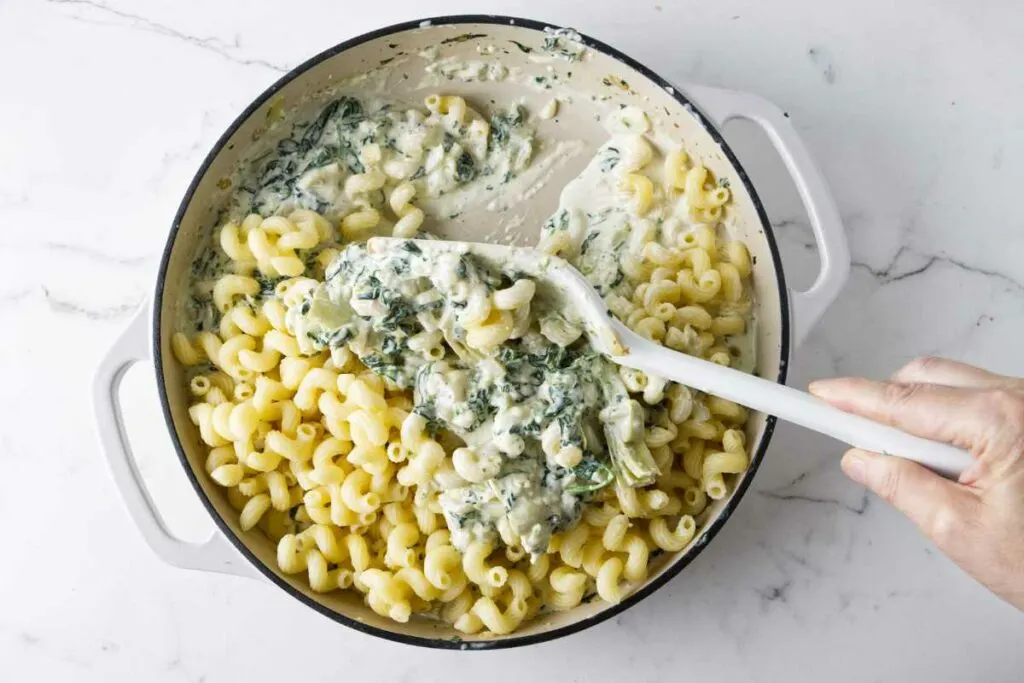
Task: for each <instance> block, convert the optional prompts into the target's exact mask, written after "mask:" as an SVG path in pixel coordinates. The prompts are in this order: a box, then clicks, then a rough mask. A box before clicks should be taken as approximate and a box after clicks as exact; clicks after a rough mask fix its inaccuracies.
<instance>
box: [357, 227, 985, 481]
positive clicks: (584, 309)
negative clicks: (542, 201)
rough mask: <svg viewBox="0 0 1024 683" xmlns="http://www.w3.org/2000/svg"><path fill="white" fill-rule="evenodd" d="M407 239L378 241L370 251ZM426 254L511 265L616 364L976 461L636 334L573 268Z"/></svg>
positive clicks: (890, 449) (930, 458)
mask: <svg viewBox="0 0 1024 683" xmlns="http://www.w3.org/2000/svg"><path fill="white" fill-rule="evenodd" d="M403 241H405V240H399V239H394V238H383V237H376V238H373V239H371V240H370V242H369V244H368V248H369V249H370V250H371V251H384V250H388V249H391V248H393V247H394V246H396V244H397V243H400V242H403ZM415 242H416V245H417V246H418V247H419V248H420V249H421V250H422V251H423V253H424V254H427V255H430V254H434V255H438V256H440V255H441V254H443V253H453V252H454V253H466V252H470V253H473V254H475V255H477V256H479V257H481V258H483V259H484V260H486V261H489V262H491V263H492V264H495V265H498V266H500V265H508V266H509V267H512V268H514V269H515V270H516V271H518V272H522V273H524V274H525V275H528V276H530V277H532V278H534V279H535V280H537V284H538V291H539V292H542V293H543V295H544V296H546V297H548V298H549V299H554V304H555V305H556V306H557V307H558V309H559V310H560V311H561V312H563V313H567V314H569V315H570V316H572V317H574V318H575V319H576V320H577V321H578V322H580V323H582V324H583V326H584V330H585V333H586V335H587V338H588V339H589V340H590V343H591V345H593V347H594V348H595V349H596V350H597V351H599V352H600V353H602V354H604V355H606V356H607V357H608V358H610V359H611V360H612V361H613V362H615V363H618V364H619V365H624V366H626V367H629V368H635V369H637V370H642V371H643V372H647V373H650V374H652V375H657V376H659V377H663V378H665V379H669V380H672V381H674V382H679V383H680V384H685V385H686V386H688V387H692V388H694V389H698V390H700V391H703V392H706V393H708V394H713V395H715V396H720V397H722V398H725V399H728V400H730V401H733V402H735V403H739V404H740V405H743V406H746V407H748V408H751V409H753V410H757V411H761V412H763V413H767V414H769V415H774V416H776V417H778V418H779V419H781V420H785V421H786V422H792V423H793V424H797V425H800V426H801V427H806V428H807V429H810V430H812V431H815V432H819V433H821V434H825V435H828V436H831V437H833V438H835V439H838V440H840V441H844V442H846V443H848V444H850V445H851V446H856V447H857V448H863V449H865V450H869V451H875V452H878V453H886V454H890V455H898V456H900V457H903V458H907V459H908V460H913V461H914V462H918V463H921V464H922V465H924V466H926V467H928V468H930V469H932V470H934V471H935V472H938V473H939V474H942V475H943V476H946V477H950V478H956V477H957V476H959V475H960V473H961V472H962V471H963V470H964V469H966V468H967V467H968V466H969V465H970V464H971V463H972V462H973V459H972V458H971V456H970V454H968V453H967V452H966V451H963V450H960V449H959V448H955V447H953V446H950V445H947V444H943V443H937V442H935V441H929V440H927V439H922V438H920V437H917V436H913V435H911V434H907V433H906V432H902V431H900V430H898V429H895V428H893V427H889V426H887V425H883V424H879V423H877V422H873V421H872V420H869V419H867V418H864V417H860V416H859V415H852V414H850V413H845V412H843V411H841V410H839V409H838V408H833V407H832V406H830V405H828V404H827V403H825V402H824V401H822V400H820V399H817V398H815V397H814V396H811V395H810V394H808V393H806V392H803V391H799V390H797V389H792V388H790V387H787V386H785V385H782V384H776V383H774V382H771V381H768V380H766V379H762V378H760V377H755V376H754V375H749V374H747V373H745V372H740V371H739V370H734V369H732V368H728V367H724V366H721V365H718V364H716V363H712V362H710V361H706V360H702V359H700V358H696V357H694V356H689V355H686V354H684V353H680V352H678V351H673V350H672V349H669V348H666V347H664V346H661V345H659V344H656V343H654V342H652V341H650V340H649V339H646V338H644V337H642V336H640V335H639V334H637V333H635V332H633V331H632V330H630V329H629V328H627V327H626V326H625V325H623V324H622V323H621V322H619V321H618V320H617V319H616V318H614V317H613V316H612V315H611V313H610V312H609V311H608V307H607V306H606V305H605V303H604V300H603V299H602V298H601V296H600V295H599V294H598V293H597V292H596V291H595V290H594V288H593V287H591V285H590V283H589V282H587V281H586V279H584V277H583V275H581V274H580V272H579V271H577V270H576V269H575V268H573V267H572V266H571V265H570V264H569V263H568V262H567V261H565V260H563V259H560V258H558V257H555V256H550V255H548V254H545V253H544V252H541V251H538V250H536V249H522V248H515V247H506V246H503V245H497V244H481V243H476V242H448V241H442V240H415Z"/></svg>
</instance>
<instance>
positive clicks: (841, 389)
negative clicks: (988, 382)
mask: <svg viewBox="0 0 1024 683" xmlns="http://www.w3.org/2000/svg"><path fill="white" fill-rule="evenodd" d="M809 389H810V392H811V393H812V394H814V395H815V396H817V397H818V398H821V399H823V400H825V401H827V402H829V403H831V404H832V405H834V406H836V407H837V408H839V409H840V410H845V411H846V412H848V413H856V414H858V415H863V416H864V417H867V418H869V419H872V420H874V421H876V422H881V423H884V424H887V425H891V426H893V427H896V428H897V429H901V430H903V431H905V432H908V433H910V434H916V435H917V436H921V437H924V438H926V439H933V440H935V441H943V442H945V443H952V444H955V445H957V446H960V447H961V448H964V449H970V448H971V447H972V446H973V445H974V444H975V443H977V442H978V441H979V440H981V439H982V438H983V437H984V436H985V432H986V431H987V430H988V429H989V428H990V425H991V424H992V417H993V416H992V415H991V413H985V412H984V409H983V406H982V404H983V401H980V400H978V397H979V396H983V395H984V394H982V393H980V392H977V391H976V390H973V389H961V388H958V387H947V386H943V385H940V384H900V383H897V382H873V381H870V380H866V379H860V378H856V377H843V378H839V379H828V380H819V381H816V382H812V383H811V385H810V387H809Z"/></svg>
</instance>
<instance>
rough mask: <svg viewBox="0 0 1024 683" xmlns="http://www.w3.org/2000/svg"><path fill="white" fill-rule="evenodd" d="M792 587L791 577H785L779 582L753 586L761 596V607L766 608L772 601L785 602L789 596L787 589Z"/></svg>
mask: <svg viewBox="0 0 1024 683" xmlns="http://www.w3.org/2000/svg"><path fill="white" fill-rule="evenodd" d="M792 587H793V579H786V580H785V581H783V582H782V583H780V584H776V585H771V586H767V587H765V588H755V589H754V590H755V591H757V594H758V596H759V597H760V598H761V609H762V610H765V609H767V608H768V607H769V606H770V605H771V603H773V602H786V600H787V599H788V597H789V589H790V588H792Z"/></svg>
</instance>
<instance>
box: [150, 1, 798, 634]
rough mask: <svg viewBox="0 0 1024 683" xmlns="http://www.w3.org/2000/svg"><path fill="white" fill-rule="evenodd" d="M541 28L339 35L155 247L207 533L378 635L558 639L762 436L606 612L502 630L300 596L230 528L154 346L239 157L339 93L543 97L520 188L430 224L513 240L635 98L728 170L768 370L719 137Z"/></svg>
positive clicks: (299, 580)
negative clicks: (505, 198)
mask: <svg viewBox="0 0 1024 683" xmlns="http://www.w3.org/2000/svg"><path fill="white" fill-rule="evenodd" d="M456 22H457V23H456ZM543 29H544V25H542V24H536V23H533V22H524V21H522V20H510V19H502V18H483V17H481V18H462V19H454V18H452V19H447V20H438V21H435V22H433V23H428V22H424V24H422V25H418V24H410V25H404V26H399V27H393V28H391V29H384V30H382V31H378V32H377V33H376V34H371V35H369V36H364V37H361V38H357V39H354V40H353V41H349V42H348V43H345V44H342V45H340V46H338V47H337V48H334V49H332V50H329V51H328V52H326V53H324V54H323V55H320V56H318V57H316V58H314V59H313V60H311V61H310V62H309V63H307V64H305V65H303V66H301V67H299V68H297V69H296V70H295V71H293V72H292V73H291V74H289V75H288V76H286V77H285V78H283V79H282V80H281V81H280V82H279V83H277V84H276V85H275V86H273V87H272V88H271V89H270V90H269V91H268V92H267V93H265V94H264V95H263V96H262V97H261V98H260V99H259V100H257V101H256V102H255V103H254V104H253V105H252V106H251V107H250V109H249V110H247V111H246V112H245V113H244V114H243V115H242V116H241V117H240V118H239V119H238V120H237V121H236V122H235V124H234V125H233V126H232V128H231V129H229V131H228V132H227V133H226V134H225V136H224V137H223V138H222V139H221V141H220V142H219V143H218V144H217V146H216V147H215V148H214V150H213V151H212V152H211V154H210V156H209V157H208V158H207V160H206V162H205V164H204V166H203V167H202V169H201V170H200V172H199V174H198V175H197V177H196V179H195V181H194V182H193V185H192V186H191V187H190V190H189V192H188V194H187V196H186V197H185V199H184V202H183V204H182V206H181V209H180V210H179V214H178V217H177V220H176V222H175V225H174V228H173V230H172V233H171V236H170V239H169V242H168V248H167V251H166V253H165V255H164V262H163V264H162V272H161V278H160V280H159V283H158V288H157V292H156V300H157V306H156V307H155V316H156V320H155V323H156V337H155V339H156V345H157V354H158V356H157V358H158V362H157V373H158V375H159V377H158V384H159V385H160V386H161V387H162V392H163V393H162V398H163V400H164V402H165V405H164V408H165V411H166V413H167V415H168V417H169V419H170V421H171V422H172V423H173V430H174V437H175V438H176V441H177V443H176V445H177V446H178V449H179V453H180V454H181V456H182V458H183V461H184V464H185V466H186V469H187V470H188V474H189V475H190V478H191V479H192V481H193V483H194V485H195V486H196V487H197V490H198V491H199V493H200V495H201V496H202V497H203V498H204V499H205V501H206V502H207V505H208V507H210V508H212V510H211V513H212V514H213V515H214V518H215V521H216V522H217V523H218V525H219V527H220V528H221V529H222V530H223V531H224V532H225V533H226V534H227V535H228V536H229V538H231V539H232V541H233V542H234V543H235V545H236V546H238V547H239V549H240V550H242V552H243V553H244V554H246V555H247V556H248V558H249V559H250V560H251V561H253V562H255V563H256V564H257V565H258V566H259V567H260V569H261V570H262V571H263V572H264V573H265V574H266V575H267V576H268V578H270V579H272V580H273V581H274V582H275V583H277V584H278V585H280V586H282V587H285V588H286V589H288V590H290V591H291V592H292V593H293V595H296V596H297V597H299V598H300V599H303V600H304V601H305V602H306V603H307V604H309V605H311V606H314V607H316V608H317V609H319V610H320V611H322V612H324V613H325V614H327V615H328V616H331V617H333V618H335V619H339V620H342V621H345V622H346V623H348V624H349V625H353V626H356V627H357V628H362V629H364V630H370V631H372V632H376V633H377V634H378V635H385V636H387V637H391V638H397V639H400V640H407V641H411V642H418V643H420V644H434V645H440V646H451V647H473V646H474V644H476V645H477V646H486V645H485V643H488V642H490V643H491V644H494V641H498V642H500V643H501V644H502V645H511V644H517V643H518V644H522V643H527V642H532V641H535V640H538V639H544V638H547V637H552V636H553V635H556V633H555V632H559V634H561V633H567V632H570V631H572V630H576V629H578V628H582V627H583V626H585V625H587V624H589V623H594V622H596V621H599V620H600V619H601V618H606V617H608V616H611V615H612V614H614V613H616V612H617V611H619V610H620V609H622V608H624V607H626V606H628V605H629V604H631V603H632V602H635V601H636V600H637V599H639V598H640V597H642V596H643V595H646V594H648V593H649V592H651V591H652V590H654V589H655V588H657V587H658V586H659V585H661V584H662V583H664V581H665V580H667V578H669V576H671V575H672V574H674V573H675V572H676V571H678V570H679V569H681V568H682V567H683V566H684V565H685V564H686V563H687V562H688V561H689V560H690V559H692V558H693V557H694V556H695V555H696V554H697V552H699V550H700V549H701V548H702V547H703V546H704V545H705V544H706V543H707V542H708V540H710V538H711V537H712V536H713V535H714V534H715V532H716V531H717V529H718V528H719V527H720V526H721V524H722V523H724V521H725V519H726V518H727V516H728V514H729V512H730V511H731V509H732V507H733V506H734V505H735V502H736V500H737V499H738V497H739V496H741V495H742V492H743V491H744V489H745V488H746V486H747V484H748V483H749V480H750V478H752V477H753V475H754V472H755V471H756V469H757V465H758V463H759V462H760V459H761V458H762V457H763V454H764V449H765V446H766V445H767V438H768V436H769V434H770V431H771V425H772V421H771V420H770V419H768V418H767V417H766V416H765V415H763V414H758V413H754V414H752V415H751V419H750V421H749V423H748V435H747V436H748V444H751V445H752V447H751V451H752V456H753V457H752V464H751V467H750V468H749V469H748V470H747V471H746V472H745V473H744V474H743V475H741V476H742V480H741V481H739V482H737V483H736V485H735V487H734V490H733V493H732V494H731V495H730V496H729V497H728V498H726V499H725V500H722V501H718V502H717V503H715V505H714V508H713V510H712V513H711V517H710V518H709V519H708V522H707V523H706V525H705V526H704V528H703V529H702V532H701V533H700V534H699V535H698V536H697V538H695V539H694V541H693V542H692V543H691V545H690V546H689V547H688V548H686V549H685V550H683V551H682V552H680V553H675V554H666V555H663V556H661V557H660V558H658V559H655V560H652V563H651V568H650V577H649V579H648V580H647V582H646V583H645V584H644V586H642V587H641V588H640V589H638V590H637V591H635V592H634V594H633V595H632V596H629V597H627V598H626V599H625V600H624V601H623V603H621V604H620V605H618V606H610V605H607V604H605V603H603V602H601V601H597V600H595V601H591V602H590V603H585V604H583V605H581V606H579V607H578V608H576V609H574V610H571V611H567V612H559V613H551V614H542V615H541V616H539V617H538V618H536V619H534V620H533V621H532V622H529V623H527V624H524V625H523V626H521V627H520V629H519V630H518V631H516V632H515V633H514V634H512V635H510V636H505V637H503V638H496V637H494V636H483V637H479V636H464V635H462V634H459V633H458V632H456V631H454V630H452V629H451V628H450V627H449V626H448V625H446V624H443V623H440V622H436V621H432V620H427V619H419V618H413V619H412V620H411V621H410V622H409V623H407V624H398V623H394V622H392V621H390V620H387V619H384V618H382V617H380V616H378V615H377V614H375V613H374V612H373V611H372V610H370V609H369V608H368V607H366V606H365V605H364V604H363V602H362V600H361V596H360V595H359V594H357V593H355V592H347V591H346V592H341V591H336V592H334V593H330V594H326V595H321V594H317V593H314V592H312V591H311V590H310V588H309V586H308V583H307V581H306V579H305V576H304V574H299V575H294V576H288V575H285V574H283V573H281V572H280V571H279V570H278V569H277V563H276V554H275V553H276V550H275V544H274V543H273V542H272V541H271V540H270V539H269V538H267V537H265V536H263V535H262V534H260V533H259V532H256V531H253V532H249V533H243V532H241V530H240V528H239V526H238V514H237V513H236V512H235V511H234V509H233V508H232V507H231V506H230V505H229V504H228V501H227V498H226V496H225V494H224V490H223V489H221V488H220V487H218V486H217V485H215V484H214V483H213V482H212V481H211V480H210V478H209V477H208V476H207V475H206V474H205V472H204V470H203V462H204V458H205V453H206V448H205V447H204V446H203V445H202V444H201V443H200V441H199V437H198V433H197V430H196V428H195V427H194V426H193V425H192V423H191V421H190V419H189V417H188V413H187V407H188V401H189V398H190V397H189V395H188V393H187V391H186V389H185V386H184V381H183V373H182V370H181V368H180V367H179V366H178V364H177V363H176V362H175V360H174V356H173V355H172V353H171V351H170V345H169V340H170V337H171V335H172V334H173V333H174V331H176V330H177V329H178V328H179V326H180V322H179V321H180V320H181V311H182V302H183V301H184V297H185V296H186V295H187V292H186V289H187V284H188V280H189V272H190V268H191V266H192V263H193V261H194V259H195V257H196V256H197V254H198V253H199V252H200V251H201V250H202V249H205V248H207V246H209V245H210V236H211V233H212V229H213V228H214V227H216V226H217V225H218V218H219V217H220V215H221V214H222V212H223V211H225V209H226V208H227V206H228V203H229V201H230V198H231V197H232V195H233V193H234V192H235V191H236V188H237V186H238V184H239V183H244V179H245V177H246V173H247V171H248V169H249V168H250V166H249V164H248V163H247V160H251V159H252V158H254V157H255V156H257V155H259V154H260V153H261V152H263V151H265V150H268V149H272V148H273V145H274V144H276V141H277V140H279V139H280V138H281V137H282V136H283V135H284V134H286V133H287V132H288V131H289V130H290V128H291V125H292V124H294V123H295V122H299V121H307V120H309V119H311V118H313V117H315V116H316V114H317V113H318V112H319V111H320V110H321V108H322V107H323V106H324V105H325V104H326V103H327V102H328V101H330V100H332V99H334V98H336V97H338V96H339V94H343V93H351V94H356V95H364V96H365V95H370V96H382V97H386V98H387V99H390V100H397V101H401V102H405V103H409V104H418V103H421V102H422V101H423V98H424V97H425V96H426V95H428V94H431V93H436V92H442V93H445V94H458V95H461V96H463V97H464V98H466V100H467V102H469V103H470V104H471V105H472V106H474V107H475V108H476V109H477V110H478V111H487V110H490V109H493V107H495V106H502V105H505V104H508V103H511V102H515V101H518V102H521V103H523V104H524V105H525V107H526V108H527V109H528V110H529V111H532V112H536V111H539V110H540V109H541V108H543V107H544V106H545V105H546V104H548V103H549V102H550V101H551V100H552V99H553V98H555V97H558V98H559V100H560V102H559V107H558V113H557V115H556V116H555V117H554V118H552V119H550V120H547V121H540V122H539V125H537V134H538V138H539V139H541V140H543V141H544V145H543V146H542V147H540V148H539V149H538V150H537V157H536V158H537V161H536V162H535V164H534V166H540V169H539V170H538V171H537V172H536V173H534V175H533V176H531V177H530V178H528V179H527V182H531V183H532V185H531V187H530V194H529V198H528V200H527V201H515V202H490V201H481V202H478V203H476V204H474V205H467V206H464V207H461V213H460V215H459V216H458V217H457V218H454V219H452V220H449V221H447V222H445V223H442V224H434V225H432V226H431V229H432V230H434V231H436V232H439V233H440V234H441V235H442V236H448V237H453V238H458V239H471V240H477V241H499V242H506V243H512V244H518V245H532V244H535V243H536V240H537V235H538V234H539V229H540V226H541V225H542V224H543V223H544V221H545V220H546V219H547V218H548V217H549V216H550V215H551V214H552V213H553V212H554V211H555V209H556V208H557V206H558V197H559V193H560V191H561V188H562V187H564V186H565V185H566V183H568V181H569V180H571V179H572V178H573V177H575V176H576V175H577V174H578V173H579V172H580V171H581V170H582V168H583V167H584V166H585V165H586V164H587V162H588V161H589V159H590V158H591V157H592V156H593V153H594V151H595V150H596V149H597V147H598V146H599V145H600V144H602V143H603V142H605V141H606V140H607V138H608V133H607V132H606V130H605V128H604V127H603V122H602V120H603V119H604V118H605V117H606V116H607V115H608V114H609V113H610V112H613V111H615V110H616V109H618V108H619V107H620V105H635V106H639V107H641V108H642V109H643V110H644V111H645V112H647V113H648V116H650V117H651V118H652V120H655V121H657V122H658V124H659V125H660V126H662V127H663V128H664V129H665V130H668V131H670V132H671V135H672V136H673V137H674V138H676V140H677V141H682V142H683V143H684V144H685V147H686V149H687V151H688V152H689V153H690V154H691V156H694V157H698V158H700V159H701V160H702V161H703V163H704V164H705V165H706V166H707V167H708V168H709V169H710V170H711V171H713V173H714V174H715V176H716V177H717V178H720V179H727V180H728V182H729V184H730V188H731V192H732V195H733V204H732V208H731V216H732V226H731V232H733V236H734V237H737V238H739V239H742V240H743V241H744V242H745V243H746V244H747V245H748V248H749V250H750V253H751V256H752V257H753V261H754V263H755V265H754V275H753V286H754V292H755V298H756V320H757V324H756V344H757V352H756V363H757V372H758V374H759V375H760V376H762V377H766V378H770V379H778V380H780V381H782V380H784V373H785V362H786V358H785V356H786V348H785V346H786V344H787V342H786V341H785V338H786V335H785V329H786V325H787V324H788V322H787V319H786V318H787V313H786V311H785V305H784V302H785V293H784V292H785V289H784V283H783V278H782V274H781V272H780V270H779V259H778V254H777V251H776V249H775V247H774V242H773V240H772V238H771V235H770V233H769V226H768V225H767V223H766V219H765V216H764V212H763V209H762V208H761V205H760V202H759V201H758V200H757V199H756V197H755V196H754V194H753V191H752V189H751V188H750V185H749V182H748V180H747V178H746V176H745V175H744V174H743V172H742V170H741V169H740V168H739V167H738V165H737V164H736V163H735V160H734V159H732V158H731V154H730V153H729V152H728V150H727V149H726V148H725V147H724V146H723V143H722V142H721V139H720V137H719V136H718V135H717V133H715V132H714V131H713V130H711V129H709V128H708V127H707V125H706V124H705V123H704V122H703V121H702V119H701V117H700V115H699V112H698V111H697V110H696V109H694V107H693V106H691V105H690V104H689V103H688V102H687V101H686V100H685V93H679V92H678V91H676V90H675V89H674V88H672V87H669V86H667V84H664V83H663V82H659V81H658V80H656V78H655V77H652V75H651V74H649V73H648V72H646V70H643V69H642V67H639V65H635V64H634V63H632V61H631V60H628V59H627V58H624V57H622V56H621V55H618V54H617V53H615V52H614V51H613V50H611V48H607V47H606V46H603V45H601V44H600V43H596V42H594V41H592V40H590V39H587V38H584V39H583V41H584V42H585V43H586V44H587V46H588V47H587V49H586V52H585V54H584V57H583V58H582V59H580V60H577V61H569V60H567V59H565V58H564V57H565V55H560V54H558V53H557V51H556V52H555V53H552V52H549V51H545V50H544V49H543V46H544V44H545V40H549V39H550V34H549V33H545V32H544V30H543ZM495 64H501V65H502V66H503V67H504V69H505V70H506V73H505V74H504V76H502V77H500V78H498V77H497V76H498V74H499V73H500V71H496V67H495V66H494V65H495ZM697 104H698V105H699V103H697ZM556 152H558V153H556ZM524 194H525V193H524ZM427 208H428V213H429V212H430V208H429V207H427ZM425 641H426V642H425Z"/></svg>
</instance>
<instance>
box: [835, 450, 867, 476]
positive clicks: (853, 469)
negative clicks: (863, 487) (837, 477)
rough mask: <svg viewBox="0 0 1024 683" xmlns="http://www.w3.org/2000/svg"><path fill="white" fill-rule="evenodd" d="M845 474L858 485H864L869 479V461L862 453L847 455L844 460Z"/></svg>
mask: <svg viewBox="0 0 1024 683" xmlns="http://www.w3.org/2000/svg"><path fill="white" fill-rule="evenodd" d="M841 465H842V468H843V472H845V473H846V476H848V477H849V478H850V479H853V480H854V481H855V482H857V483H858V484H864V483H865V480H866V479H867V468H868V461H867V460H866V459H865V458H864V456H863V455H861V454H860V453H853V452H850V453H847V454H846V455H844V456H843V460H842V463H841Z"/></svg>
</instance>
